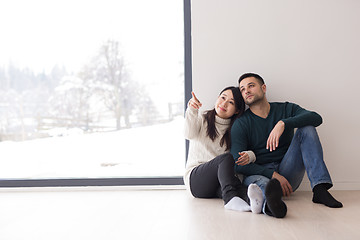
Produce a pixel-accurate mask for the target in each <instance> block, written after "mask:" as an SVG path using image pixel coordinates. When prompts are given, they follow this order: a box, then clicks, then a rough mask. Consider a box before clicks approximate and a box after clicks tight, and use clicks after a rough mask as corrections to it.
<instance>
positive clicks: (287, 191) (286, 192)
mask: <svg viewBox="0 0 360 240" xmlns="http://www.w3.org/2000/svg"><path fill="white" fill-rule="evenodd" d="M272 178H276V179H277V180H279V182H280V185H281V188H282V190H283V195H284V196H286V197H288V196H290V194H291V193H292V192H293V190H292V187H291V185H290V183H289V182H288V180H287V179H286V178H285V177H284V176H282V175H280V174H279V173H277V172H274V173H273V175H272Z"/></svg>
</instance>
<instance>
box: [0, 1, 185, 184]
mask: <svg viewBox="0 0 360 240" xmlns="http://www.w3.org/2000/svg"><path fill="white" fill-rule="evenodd" d="M188 2H189V1H183V0H172V1H169V0H151V1H149V0H92V1H85V2H84V1H76V0H51V1H48V0H47V1H45V0H30V1H29V0H7V1H2V2H1V10H0V11H1V14H0V29H1V31H2V33H1V38H0V53H1V54H0V152H1V158H0V179H2V180H3V181H2V182H4V180H6V181H9V180H11V181H12V180H15V181H16V180H22V181H28V182H29V181H30V180H36V181H39V180H40V181H41V180H49V179H50V180H54V179H55V180H56V179H58V180H61V179H82V180H84V179H103V180H104V179H149V178H159V179H169V178H178V179H180V178H181V177H180V176H181V175H182V174H183V169H184V164H185V141H184V138H183V135H182V125H183V113H184V95H185V92H184V84H185V80H184V79H185V75H187V74H189V73H185V72H184V66H185V61H184V59H185V57H184V44H185V42H186V40H185V41H184V22H185V21H186V19H184V3H185V10H186V8H189V6H188V5H189V3H188ZM186 5H187V6H186ZM186 16H188V17H190V16H189V15H186V14H185V18H186ZM185 39H186V38H185ZM188 52H189V51H188ZM188 59H189V56H188ZM186 64H187V65H189V63H186ZM189 77H190V76H189ZM128 181H130V182H131V181H132V180H128ZM175 182H176V181H175ZM55 183H56V181H55ZM120 184H121V183H120ZM5 185H6V184H5ZM15 185H16V184H15ZM55 185H56V184H55ZM75 185H76V184H75ZM80 185H86V183H85V184H83V183H82V184H80Z"/></svg>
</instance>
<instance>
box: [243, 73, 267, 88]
mask: <svg viewBox="0 0 360 240" xmlns="http://www.w3.org/2000/svg"><path fill="white" fill-rule="evenodd" d="M249 77H254V78H256V79H257V80H258V81H259V82H260V84H261V85H263V84H265V82H264V79H263V78H262V77H261V76H260V75H259V74H256V73H244V74H243V75H241V76H240V78H239V84H240V82H241V81H242V80H243V79H245V78H249Z"/></svg>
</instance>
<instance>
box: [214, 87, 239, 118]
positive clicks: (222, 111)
mask: <svg viewBox="0 0 360 240" xmlns="http://www.w3.org/2000/svg"><path fill="white" fill-rule="evenodd" d="M215 111H216V115H218V116H219V117H221V118H224V119H226V118H231V117H232V116H233V115H234V114H235V113H237V109H236V107H235V101H234V97H233V94H232V91H231V90H230V89H228V90H226V91H224V92H222V93H221V94H220V96H219V97H218V99H217V100H216V103H215Z"/></svg>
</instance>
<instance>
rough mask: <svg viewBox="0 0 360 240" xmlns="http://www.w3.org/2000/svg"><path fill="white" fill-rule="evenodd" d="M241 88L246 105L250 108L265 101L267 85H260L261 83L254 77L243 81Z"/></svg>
mask: <svg viewBox="0 0 360 240" xmlns="http://www.w3.org/2000/svg"><path fill="white" fill-rule="evenodd" d="M239 88H240V92H241V95H242V96H243V98H244V101H245V103H246V104H247V105H249V106H250V105H252V104H254V103H257V102H259V101H262V100H263V99H264V96H265V92H266V85H265V84H262V85H260V82H259V81H258V80H257V79H256V78H254V77H248V78H245V79H243V80H242V81H241V82H240V84H239Z"/></svg>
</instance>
